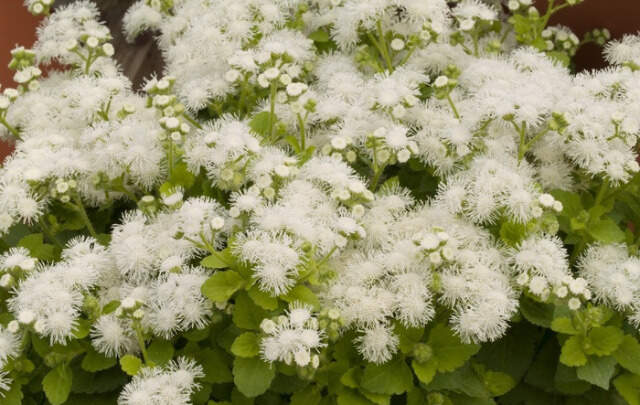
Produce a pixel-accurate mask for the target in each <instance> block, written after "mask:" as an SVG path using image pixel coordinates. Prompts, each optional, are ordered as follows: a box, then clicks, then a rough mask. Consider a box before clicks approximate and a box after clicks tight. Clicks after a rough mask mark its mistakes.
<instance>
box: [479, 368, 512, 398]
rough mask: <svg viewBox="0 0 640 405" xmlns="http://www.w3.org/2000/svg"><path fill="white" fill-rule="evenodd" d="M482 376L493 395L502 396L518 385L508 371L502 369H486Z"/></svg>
mask: <svg viewBox="0 0 640 405" xmlns="http://www.w3.org/2000/svg"><path fill="white" fill-rule="evenodd" d="M482 378H483V380H484V385H485V386H486V387H487V389H488V390H489V392H490V393H491V395H492V396H494V397H497V396H502V395H504V394H506V393H507V392H509V391H511V390H512V389H513V387H515V386H516V381H515V380H514V379H513V378H512V377H511V376H510V375H509V374H507V373H503V372H500V371H486V372H485V373H484V374H483V375H482Z"/></svg>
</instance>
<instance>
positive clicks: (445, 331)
mask: <svg viewBox="0 0 640 405" xmlns="http://www.w3.org/2000/svg"><path fill="white" fill-rule="evenodd" d="M428 343H429V346H431V349H432V350H433V355H434V356H435V357H436V359H437V360H438V371H439V372H441V373H446V372H449V371H453V370H455V369H456V368H458V367H460V366H462V365H463V364H464V363H465V362H466V361H467V360H468V359H469V358H470V357H471V356H473V355H474V354H476V353H477V352H478V350H480V345H476V344H466V343H463V342H462V341H461V340H460V338H459V337H458V336H456V335H455V334H454V333H453V331H452V330H451V329H450V328H449V327H448V326H446V325H444V324H438V325H436V326H434V327H433V329H431V332H430V333H429V340H428Z"/></svg>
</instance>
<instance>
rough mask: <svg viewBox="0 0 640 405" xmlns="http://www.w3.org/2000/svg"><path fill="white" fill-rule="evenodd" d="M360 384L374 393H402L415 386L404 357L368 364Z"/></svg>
mask: <svg viewBox="0 0 640 405" xmlns="http://www.w3.org/2000/svg"><path fill="white" fill-rule="evenodd" d="M360 385H361V386H362V388H364V389H365V390H367V391H370V392H372V393H374V394H389V395H391V394H402V393H403V392H405V391H407V390H409V389H410V388H411V387H412V386H413V374H412V373H411V369H410V368H409V366H407V363H406V362H405V361H404V358H402V357H397V358H396V359H394V360H391V361H389V362H387V363H383V364H367V366H366V367H365V368H364V373H363V374H362V380H361V381H360Z"/></svg>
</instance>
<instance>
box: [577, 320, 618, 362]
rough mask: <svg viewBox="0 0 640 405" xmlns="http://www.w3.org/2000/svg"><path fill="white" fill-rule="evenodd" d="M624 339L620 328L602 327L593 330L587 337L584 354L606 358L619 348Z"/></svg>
mask: <svg viewBox="0 0 640 405" xmlns="http://www.w3.org/2000/svg"><path fill="white" fill-rule="evenodd" d="M623 338H624V334H623V332H622V331H621V330H620V328H617V327H615V326H600V327H597V328H593V329H591V331H590V332H589V335H588V336H587V339H586V342H585V345H584V352H585V353H587V354H595V355H597V356H606V355H609V354H611V353H613V352H614V351H616V349H617V348H618V346H620V344H621V343H622V340H623Z"/></svg>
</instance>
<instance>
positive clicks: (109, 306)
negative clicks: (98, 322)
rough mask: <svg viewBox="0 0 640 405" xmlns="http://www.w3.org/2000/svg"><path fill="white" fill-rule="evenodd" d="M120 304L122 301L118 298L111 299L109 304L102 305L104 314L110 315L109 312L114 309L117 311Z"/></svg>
mask: <svg viewBox="0 0 640 405" xmlns="http://www.w3.org/2000/svg"><path fill="white" fill-rule="evenodd" d="M119 306H120V301H118V300H113V301H110V302H109V303H108V304H107V305H105V306H104V307H102V314H103V315H108V314H110V313H112V312H113V311H115V310H116V309H118V307H119Z"/></svg>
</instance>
